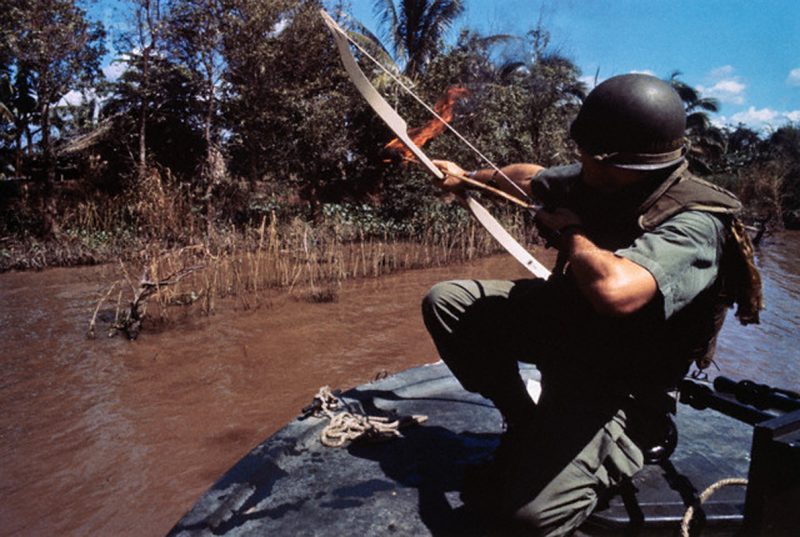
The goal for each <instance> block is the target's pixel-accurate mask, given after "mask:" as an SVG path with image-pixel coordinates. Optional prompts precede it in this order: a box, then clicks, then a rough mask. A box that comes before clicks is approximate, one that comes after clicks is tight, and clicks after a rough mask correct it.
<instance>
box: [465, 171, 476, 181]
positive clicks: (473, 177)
mask: <svg viewBox="0 0 800 537" xmlns="http://www.w3.org/2000/svg"><path fill="white" fill-rule="evenodd" d="M476 175H478V170H472V171H471V172H467V177H469V178H470V179H475V176H476Z"/></svg>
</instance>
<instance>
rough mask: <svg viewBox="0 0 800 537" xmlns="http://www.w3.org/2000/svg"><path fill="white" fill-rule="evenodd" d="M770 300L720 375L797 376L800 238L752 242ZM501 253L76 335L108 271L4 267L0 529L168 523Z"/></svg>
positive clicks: (135, 527) (409, 351) (740, 332)
mask: <svg viewBox="0 0 800 537" xmlns="http://www.w3.org/2000/svg"><path fill="white" fill-rule="evenodd" d="M760 263H761V267H762V270H763V273H764V275H765V279H766V294H767V301H768V308H769V309H768V310H767V311H766V312H764V322H763V324H762V325H761V326H760V327H758V328H747V329H742V328H741V327H739V326H738V324H737V323H735V322H731V321H732V319H731V320H729V322H728V324H727V326H726V328H725V332H724V333H723V335H722V338H721V342H720V350H719V356H718V358H719V362H720V364H721V366H722V367H723V371H722V372H723V373H724V374H727V375H730V376H734V377H752V378H754V379H756V380H759V381H761V382H772V383H775V384H778V385H781V386H783V387H787V388H792V387H793V388H795V389H796V388H797V386H798V384H800V365H798V360H797V358H798V356H799V355H798V350H797V349H800V335H798V330H797V326H798V323H800V234H786V235H781V236H779V237H776V238H773V239H771V242H770V244H768V245H766V246H765V248H764V249H763V250H762V253H761V259H760ZM524 275H525V273H524V272H523V270H522V269H521V268H519V267H517V265H516V264H515V262H514V261H512V260H510V258H508V257H505V256H504V257H497V258H490V259H486V260H482V261H479V262H477V263H474V264H471V265H463V266H457V267H448V268H444V269H432V270H420V271H414V272H407V273H404V274H399V275H395V276H388V277H385V278H382V279H380V280H369V281H362V282H359V283H350V284H347V285H345V286H344V287H343V288H342V290H341V293H340V296H339V301H338V302H337V303H330V304H308V303H305V302H297V301H293V300H291V299H288V298H286V297H273V298H272V299H271V300H272V306H271V307H269V308H261V309H259V310H256V311H236V310H233V309H228V310H225V309H224V308H220V309H218V313H217V314H216V315H214V316H211V317H208V318H203V317H200V318H194V319H192V320H191V321H187V322H183V323H181V324H180V326H176V327H172V328H170V329H169V330H166V331H163V332H161V333H152V332H145V333H143V334H142V336H141V337H140V338H139V339H138V340H137V341H135V342H129V341H126V340H124V339H122V338H119V337H118V338H114V339H110V340H107V339H102V338H100V339H97V340H94V341H91V340H87V339H86V338H85V332H86V328H87V322H88V320H89V318H90V317H91V314H92V311H93V309H94V306H95V305H96V303H97V300H98V299H99V298H100V297H101V296H102V295H103V294H104V293H105V291H106V289H107V288H108V285H109V283H110V282H111V281H112V280H114V279H116V278H117V274H116V269H115V267H97V268H77V269H56V270H48V271H45V272H40V273H11V274H2V275H0V338H2V341H3V353H2V358H0V367H1V368H2V375H0V404H2V413H1V414H0V460H1V461H2V466H0V495H2V498H3V502H2V506H0V528H2V532H0V533H2V534H4V535H5V534H11V535H13V534H22V535H55V534H58V535H163V534H164V533H166V532H167V531H168V530H169V529H170V528H171V527H172V525H173V524H174V523H175V522H176V521H177V520H178V519H179V518H180V517H181V516H182V515H183V514H184V512H185V511H187V510H188V509H189V508H190V507H191V505H192V504H193V503H194V501H195V500H196V499H197V498H198V497H199V496H200V494H201V493H202V492H203V491H204V490H205V489H206V488H208V487H209V486H210V485H211V484H212V483H213V482H214V481H215V480H216V479H217V478H218V477H219V476H220V475H222V474H223V473H224V472H225V471H226V470H227V469H228V468H229V467H230V466H231V465H233V464H234V463H235V462H236V461H237V460H238V459H239V458H240V457H241V456H242V455H244V454H245V453H246V452H247V451H249V450H250V449H251V448H252V447H253V446H255V445H256V444H258V443H259V442H260V441H262V440H263V439H264V438H265V437H267V436H268V435H270V434H271V433H273V432H275V431H276V430H277V429H279V428H280V427H281V426H282V425H283V424H285V423H286V422H287V421H289V420H290V419H292V418H293V417H295V416H296V415H297V414H298V412H299V410H300V409H301V408H302V407H303V406H304V405H306V404H307V403H308V402H309V401H310V400H311V398H312V397H313V395H314V394H315V393H316V391H317V389H318V388H319V387H320V386H322V385H325V384H328V385H331V386H333V387H342V388H346V387H351V386H354V385H357V384H360V383H362V382H364V381H367V380H370V379H372V378H374V377H375V376H376V375H379V374H382V373H383V372H395V371H399V370H402V369H405V368H407V367H410V366H414V365H418V364H422V363H426V362H431V361H434V360H436V358H437V357H436V354H435V351H434V348H433V345H432V344H431V343H430V340H429V339H428V337H427V335H426V333H425V330H424V327H423V326H422V321H421V319H420V314H419V300H420V298H421V296H422V295H423V294H424V292H425V291H426V290H427V289H428V288H429V287H430V286H431V285H432V284H433V283H435V282H437V281H439V280H442V279H449V278H460V277H473V278H475V277H479V278H487V277H500V278H504V277H505V278H507V277H511V278H514V277H523V276H524Z"/></svg>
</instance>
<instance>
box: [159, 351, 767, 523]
mask: <svg viewBox="0 0 800 537" xmlns="http://www.w3.org/2000/svg"><path fill="white" fill-rule="evenodd" d="M523 375H524V376H527V377H528V378H533V379H538V372H537V371H536V370H535V369H534V368H525V367H524V368H523ZM344 398H345V399H346V400H347V401H350V402H359V403H360V404H361V405H362V406H363V407H364V408H365V409H366V410H367V411H370V409H371V408H374V407H377V408H379V409H383V410H396V411H397V412H398V413H400V414H402V415H410V414H424V415H427V416H428V421H427V422H426V423H425V424H423V425H420V426H412V427H410V428H407V429H405V430H404V431H403V438H397V439H394V440H390V441H387V442H383V443H366V442H356V443H354V444H351V445H350V446H349V447H347V448H340V449H335V448H327V447H324V446H322V445H321V444H320V442H319V432H320V430H321V429H322V427H323V426H324V425H325V424H326V423H327V420H323V419H318V418H313V417H312V418H308V419H305V420H302V421H301V420H295V421H292V422H291V423H290V424H289V425H287V426H286V427H285V428H284V429H282V430H281V431H279V432H278V433H276V434H275V435H273V436H272V437H270V438H268V439H267V440H266V441H264V442H263V443H262V444H260V445H259V446H258V447H256V448H255V449H254V450H253V451H252V452H250V453H249V454H248V455H247V456H245V457H244V458H243V459H242V460H241V461H239V463H237V464H236V465H235V466H234V467H233V468H232V469H231V470H230V471H229V472H228V473H226V474H225V475H224V476H223V477H222V479H220V480H219V481H218V482H217V483H216V484H214V486H212V487H211V489H210V490H209V491H208V492H206V493H205V494H204V495H203V496H202V497H201V498H200V500H199V501H198V502H197V504H195V506H194V507H193V508H192V510H191V511H190V512H189V513H187V514H186V516H185V517H184V518H183V519H182V520H181V521H180V522H178V524H177V525H176V526H175V527H174V528H173V530H172V531H171V534H172V535H181V536H189V535H287V536H289V535H291V536H341V535H361V536H371V535H390V534H395V535H414V536H425V535H484V534H486V532H485V531H484V530H483V529H482V528H481V527H480V525H479V524H478V521H477V520H476V519H474V518H473V516H472V515H471V514H470V513H469V512H468V510H466V509H465V508H464V507H463V504H462V502H461V500H460V498H459V492H460V489H461V482H462V476H463V470H464V467H465V466H466V465H469V464H472V463H475V462H478V461H480V460H481V459H483V458H484V457H486V456H487V455H488V454H489V453H490V452H491V451H492V450H493V449H494V448H495V447H496V445H497V442H498V435H499V433H500V430H501V429H500V427H501V422H500V418H499V414H498V413H497V411H496V410H495V409H494V407H493V406H492V405H491V403H490V402H489V401H487V400H486V399H483V398H481V397H480V396H478V395H475V394H471V393H468V392H466V391H464V390H463V389H462V388H461V387H460V385H459V384H458V382H457V381H456V380H455V379H454V378H453V377H452V375H451V374H450V373H449V371H448V370H447V368H446V367H445V366H444V365H443V364H441V363H439V364H434V365H429V366H422V367H418V368H414V369H410V370H408V371H404V372H402V373H400V374H397V375H394V376H392V377H389V378H386V379H383V380H380V381H375V382H371V383H368V384H365V385H362V386H359V387H357V388H355V389H353V390H350V391H348V392H346V393H345V394H344ZM373 405H374V406H373ZM676 422H677V425H678V430H679V431H680V441H679V443H678V448H677V450H676V451H675V453H674V454H673V455H672V457H671V459H670V462H669V463H668V464H666V465H661V466H648V467H646V468H645V470H643V471H642V472H641V473H640V474H639V475H637V476H636V477H635V479H634V481H633V488H630V489H629V490H628V493H627V495H626V497H625V498H623V497H621V496H615V497H614V498H612V499H611V500H610V501H609V502H608V505H605V506H601V508H600V509H599V510H598V511H597V512H596V513H595V514H594V515H593V516H592V519H591V520H590V522H589V523H588V524H587V525H586V526H585V528H582V531H585V532H587V533H603V532H606V533H611V534H619V533H620V530H621V528H623V527H628V528H629V529H630V528H631V526H637V527H641V526H642V525H646V527H647V529H645V531H644V532H643V533H646V534H659V533H664V534H666V535H669V534H672V533H673V532H674V530H675V528H676V525H677V520H678V519H679V518H680V515H682V514H683V511H684V510H685V508H686V505H687V503H689V502H691V501H692V499H693V494H696V493H699V492H700V491H702V490H703V489H704V488H705V487H706V486H708V485H710V484H711V483H713V482H715V481H717V480H718V479H721V478H725V477H746V475H747V471H748V465H749V460H748V458H749V452H750V443H751V435H752V429H751V428H750V427H749V426H747V425H744V424H741V423H739V422H737V421H735V420H733V419H730V418H727V417H725V416H722V415H719V414H717V413H716V412H713V411H703V412H699V411H696V410H692V409H691V408H688V407H685V406H681V407H680V408H679V412H678V416H677V420H676ZM743 504H744V489H743V488H738V487H737V488H730V489H723V490H722V491H720V492H719V493H718V494H716V495H714V496H713V497H712V499H711V500H710V502H709V503H708V504H707V506H706V508H705V511H706V515H707V517H708V519H709V526H713V525H715V524H716V525H727V524H737V523H738V522H740V521H741V513H742V509H743Z"/></svg>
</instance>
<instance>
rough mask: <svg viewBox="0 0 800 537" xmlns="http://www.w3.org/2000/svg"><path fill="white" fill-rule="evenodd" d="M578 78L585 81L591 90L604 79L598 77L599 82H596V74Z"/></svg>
mask: <svg viewBox="0 0 800 537" xmlns="http://www.w3.org/2000/svg"><path fill="white" fill-rule="evenodd" d="M578 80H580V81H581V82H583V83H584V84H586V87H587V88H589V90H590V91H591V90H593V89H594V87H595V86H596V85H597V84H599V83H600V82H602V80H601V79H597V80H596V82H597V84H595V77H594V76H588V75H585V76H581V77H578Z"/></svg>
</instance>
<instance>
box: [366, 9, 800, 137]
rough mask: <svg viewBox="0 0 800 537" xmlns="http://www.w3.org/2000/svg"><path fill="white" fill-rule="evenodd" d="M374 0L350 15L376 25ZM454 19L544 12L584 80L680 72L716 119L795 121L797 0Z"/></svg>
mask: <svg viewBox="0 0 800 537" xmlns="http://www.w3.org/2000/svg"><path fill="white" fill-rule="evenodd" d="M372 4H373V2H372V0H351V5H352V12H351V14H352V15H353V16H354V17H356V18H357V19H359V20H360V21H361V22H363V23H364V24H366V25H367V26H368V27H369V28H371V29H372V30H373V31H377V30H378V25H377V22H376V20H375V18H374V17H373V13H372ZM465 5H466V13H465V15H464V16H463V17H462V19H460V23H459V24H458V25H457V27H456V30H455V31H454V32H453V36H455V35H457V29H458V28H459V27H460V26H463V25H467V26H469V27H471V28H476V29H478V30H480V31H481V32H483V33H515V34H524V33H525V32H526V31H527V30H530V29H531V28H533V27H535V26H536V23H537V21H538V20H539V19H540V17H541V20H542V22H543V25H544V27H545V28H546V29H548V30H549V31H550V32H551V34H552V44H553V46H554V47H556V48H557V49H558V50H559V52H561V53H562V54H564V55H565V56H567V57H569V58H570V59H571V60H572V61H574V62H575V63H576V64H577V65H578V66H579V67H580V69H581V71H582V72H583V74H584V76H585V77H586V81H587V82H588V83H590V85H591V83H592V82H593V80H594V75H595V73H596V72H597V70H598V69H599V78H600V80H602V79H605V78H608V77H610V76H614V75H618V74H623V73H628V72H631V71H640V72H649V73H652V74H654V75H656V76H659V77H667V76H669V75H670V74H671V73H672V72H673V71H676V70H677V71H681V73H683V75H682V77H681V78H682V79H683V80H684V81H685V82H687V83H688V84H690V85H692V86H693V87H696V88H698V89H700V90H701V91H702V93H703V95H704V96H708V97H716V98H717V99H719V100H720V104H721V110H720V113H719V114H717V115H716V117H714V121H715V122H716V123H717V124H720V125H722V124H733V125H735V124H737V123H739V122H742V123H745V124H747V125H749V126H752V127H754V128H757V129H761V128H767V129H768V128H769V127H772V128H775V127H778V126H780V125H782V124H784V123H786V122H787V121H793V122H797V123H800V1H798V0H749V1H748V0H494V1H491V0H465Z"/></svg>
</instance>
